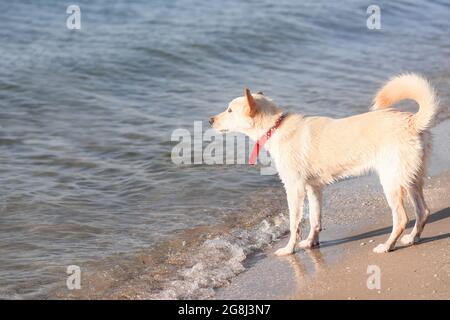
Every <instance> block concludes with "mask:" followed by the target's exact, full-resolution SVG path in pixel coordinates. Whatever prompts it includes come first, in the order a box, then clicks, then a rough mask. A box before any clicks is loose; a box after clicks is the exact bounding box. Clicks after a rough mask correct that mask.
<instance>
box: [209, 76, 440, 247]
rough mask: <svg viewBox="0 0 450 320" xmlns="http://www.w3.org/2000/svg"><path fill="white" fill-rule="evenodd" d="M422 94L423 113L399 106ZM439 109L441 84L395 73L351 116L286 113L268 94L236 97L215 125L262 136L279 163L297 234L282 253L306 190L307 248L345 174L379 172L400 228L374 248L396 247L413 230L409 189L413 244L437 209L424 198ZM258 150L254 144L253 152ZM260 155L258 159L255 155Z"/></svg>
mask: <svg viewBox="0 0 450 320" xmlns="http://www.w3.org/2000/svg"><path fill="white" fill-rule="evenodd" d="M404 99H412V100H415V101H416V102H417V103H418V104H419V106H420V108H419V111H418V112H417V113H415V114H413V113H410V112H400V111H397V110H394V109H391V108H389V107H391V106H392V105H393V104H395V103H396V102H398V101H400V100H404ZM437 108H438V101H437V98H436V94H435V91H434V89H433V88H432V87H431V85H430V84H429V83H428V81H427V80H425V79H424V78H422V77H420V76H418V75H415V74H405V75H400V76H397V77H395V78H393V79H391V80H390V81H389V82H388V83H387V84H386V85H385V86H384V87H383V88H382V89H381V90H380V91H379V92H378V93H377V95H376V97H375V99H374V105H373V107H372V111H371V112H367V113H363V114H359V115H356V116H351V117H348V118H343V119H332V118H327V117H305V116H303V115H300V114H283V112H282V110H281V109H280V108H279V107H278V106H277V105H276V104H275V103H274V102H273V101H272V100H271V99H269V98H267V97H266V96H264V95H263V94H262V93H258V94H251V93H250V91H249V90H248V89H246V91H245V96H243V97H239V98H236V99H234V100H233V101H231V102H230V104H229V105H228V108H227V109H226V110H225V111H224V112H222V113H220V114H218V115H217V116H215V117H212V118H210V123H211V125H212V127H213V128H215V129H217V130H219V131H221V132H227V131H234V132H241V133H244V134H246V135H248V136H249V137H250V138H251V139H253V140H256V141H258V143H257V149H259V147H261V146H263V145H264V147H265V148H266V149H267V150H268V151H269V152H270V154H271V156H272V158H273V159H274V161H275V166H276V168H277V170H278V173H279V175H280V178H281V180H282V181H283V183H284V186H285V188H286V194H287V201H288V206H289V218H290V238H289V242H288V243H287V245H286V246H285V247H284V248H282V249H279V250H277V251H276V254H277V255H286V254H291V253H293V252H294V247H295V244H296V241H297V237H299V238H301V235H300V230H301V228H299V223H300V221H301V219H302V215H303V204H304V199H305V194H306V195H307V196H308V202H309V207H310V210H309V211H310V218H309V221H310V226H311V229H310V232H309V235H308V237H307V238H306V239H305V240H303V241H300V243H299V247H301V248H312V247H314V246H318V245H319V232H320V231H321V189H322V187H323V186H324V185H327V184H330V183H333V182H335V181H337V180H338V179H341V178H345V177H350V176H358V175H362V174H365V173H367V172H369V171H376V172H377V173H378V175H379V177H380V181H381V184H382V186H383V190H384V193H385V195H386V198H387V202H388V204H389V207H390V208H391V210H392V219H393V228H392V233H391V234H390V236H389V238H388V239H387V241H386V242H385V243H383V244H379V245H378V246H377V247H375V248H374V250H373V251H374V252H377V253H381V252H388V251H390V250H392V249H393V248H394V246H395V243H396V241H397V239H398V238H399V237H400V235H401V234H402V232H403V231H404V230H405V228H406V225H407V222H408V217H407V215H406V212H405V208H404V207H403V198H404V194H405V191H406V192H407V193H408V195H409V196H410V199H411V201H412V203H413V204H414V208H415V215H416V223H415V226H414V229H413V230H412V231H411V233H410V234H408V235H405V236H403V238H402V239H401V241H402V243H404V244H408V245H409V244H413V243H415V242H417V241H418V240H419V238H420V234H421V233H422V231H423V228H424V226H425V223H426V221H427V218H428V216H429V214H430V212H429V210H428V208H427V205H426V204H425V200H424V196H423V178H424V173H425V166H426V165H425V164H426V158H427V155H428V154H429V152H430V148H431V135H430V133H429V132H428V131H427V129H429V128H430V126H431V124H432V122H433V118H434V115H435V114H436V111H437ZM257 153H258V150H256V151H255V150H254V152H253V155H252V156H253V157H255V156H256V155H257ZM253 160H254V159H253Z"/></svg>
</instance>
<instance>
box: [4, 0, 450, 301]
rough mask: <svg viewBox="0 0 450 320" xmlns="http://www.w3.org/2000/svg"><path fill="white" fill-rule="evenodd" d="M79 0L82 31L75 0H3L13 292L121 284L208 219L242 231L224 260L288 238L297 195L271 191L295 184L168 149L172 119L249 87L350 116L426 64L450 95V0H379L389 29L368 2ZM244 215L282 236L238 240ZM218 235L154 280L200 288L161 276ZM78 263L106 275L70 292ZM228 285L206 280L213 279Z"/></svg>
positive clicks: (8, 262) (194, 240) (42, 293)
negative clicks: (373, 25)
mask: <svg viewBox="0 0 450 320" xmlns="http://www.w3.org/2000/svg"><path fill="white" fill-rule="evenodd" d="M78 3H79V5H80V7H81V26H82V29H81V30H68V29H67V28H66V26H65V19H66V17H67V14H66V6H65V5H66V4H65V3H61V2H60V1H56V0H54V1H39V2H32V1H22V2H20V3H18V2H8V3H5V2H2V3H0V26H1V28H0V41H1V46H0V55H1V59H0V163H1V165H0V185H1V186H2V187H1V189H0V297H3V298H5V297H6V298H26V297H53V296H55V295H57V296H58V297H71V296H72V295H75V297H79V296H82V297H98V296H103V294H104V293H105V292H108V293H111V292H113V293H111V294H112V295H113V296H119V297H120V290H121V289H120V288H122V287H123V286H126V285H127V283H130V281H131V283H133V281H137V280H136V279H137V277H139V276H141V275H142V274H146V272H147V271H148V268H149V266H151V268H156V267H155V261H158V263H159V265H160V266H161V264H162V265H165V264H167V265H169V263H170V261H169V260H170V259H168V257H169V258H170V252H169V254H168V250H174V251H177V254H181V255H183V254H182V251H183V249H182V247H180V241H178V239H181V238H183V239H184V240H183V241H186V242H187V247H189V248H191V249H190V250H193V251H194V252H195V251H196V249H195V248H199V247H201V246H203V245H205V244H204V240H205V239H204V238H202V237H203V236H204V235H208V234H214V235H215V236H218V237H219V239H220V240H221V241H228V242H227V243H226V244H224V243H223V242H220V241H219V240H217V241H216V242H217V243H216V242H213V247H214V249H211V250H213V251H214V250H216V251H219V252H222V253H224V255H223V257H222V260H220V259H219V260H218V261H219V262H217V264H218V265H220V261H230V257H239V258H237V259H238V260H239V259H241V258H243V257H245V255H246V254H248V252H250V251H251V250H254V249H255V248H258V246H262V245H264V244H266V243H268V242H270V241H272V239H273V238H274V237H277V236H278V235H279V234H280V233H281V232H282V231H283V223H284V222H283V221H284V220H283V215H280V216H278V214H279V213H280V212H283V211H284V199H283V197H284V195H283V193H282V191H280V192H278V193H275V194H274V193H273V192H272V191H267V190H278V188H279V187H280V183H279V181H278V179H277V177H276V176H261V175H260V174H259V170H258V169H257V168H251V167H248V166H246V165H223V166H219V165H216V166H207V165H192V166H177V165H175V164H173V162H172V161H171V158H170V154H171V150H172V147H173V146H174V143H173V142H171V141H170V140H171V134H172V132H173V130H174V129H176V128H186V129H189V130H190V131H192V130H193V121H195V120H200V121H203V127H204V128H207V121H206V119H207V117H208V116H210V115H213V114H215V113H218V112H219V111H221V110H223V109H224V108H225V106H226V104H227V102H228V101H229V100H231V99H232V98H234V97H236V96H238V95H241V94H242V89H243V87H245V86H248V87H250V88H252V89H253V90H255V91H257V90H263V91H264V92H265V94H266V95H268V96H270V97H272V98H273V99H275V101H277V102H278V103H279V104H280V105H282V106H283V107H285V108H286V109H287V110H289V111H292V112H302V113H305V114H308V115H328V116H336V117H339V116H346V115H351V114H355V113H358V112H363V111H365V110H367V108H368V106H369V105H370V101H371V99H372V95H373V93H374V91H375V90H376V89H377V88H378V87H379V86H380V85H381V84H382V83H383V82H384V81H385V80H386V79H387V78H388V77H390V76H392V75H394V74H397V73H399V72H405V71H415V72H420V73H423V74H425V75H426V76H427V77H429V78H430V79H431V80H432V81H433V83H434V84H435V85H436V86H437V87H438V89H441V90H440V94H441V100H442V101H444V102H448V101H449V100H448V85H449V80H448V79H449V75H450V66H449V59H448V57H449V56H450V41H449V39H448V30H449V27H450V22H449V21H450V19H449V16H450V5H449V4H448V3H447V2H446V1H427V2H421V3H418V4H416V3H415V2H413V1H396V2H395V3H392V2H388V1H384V2H381V18H382V20H381V26H382V29H381V30H378V31H370V30H368V29H367V28H366V17H367V15H366V8H367V6H368V3H367V2H365V1H348V2H346V4H345V6H344V5H342V4H338V3H332V2H326V3H318V2H317V1H303V2H301V3H300V2H298V1H291V0H289V1H288V0H285V1H278V2H277V3H276V4H274V3H273V1H265V0H264V1H249V2H246V3H243V2H242V1H231V2H227V5H224V3H223V2H222V1H208V2H205V1H177V2H171V1H143V0H136V1H124V0H123V1H106V0H103V1H95V3H91V2H89V1H80V2H78ZM267 188H269V189H267ZM249 195H251V197H252V198H253V199H254V201H250V202H248V201H246V200H247V199H248V196H249ZM271 197H274V198H275V199H276V200H272V201H270V199H271ZM236 219H238V220H239V221H241V222H242V221H244V222H245V221H247V222H248V223H247V224H248V226H247V227H248V230H250V231H248V232H249V233H250V234H252V232H256V233H258V232H257V231H255V230H259V231H260V230H266V231H267V236H264V235H263V236H262V238H259V237H258V236H253V235H249V236H248V238H246V239H247V240H245V241H244V240H243V242H242V243H241V247H239V248H238V247H235V246H233V245H235V243H236V239H237V238H239V237H241V238H242V235H239V231H242V232H244V231H243V229H242V227H240V226H236V225H234V220H236ZM277 219H278V220H277ZM244 224H245V223H244ZM201 226H202V227H204V228H201V229H198V228H197V227H201ZM218 226H219V227H218ZM214 228H216V229H214ZM252 230H253V231H252ZM233 232H234V233H235V234H238V235H235V236H230V233H233ZM244 233H245V232H244ZM227 237H231V238H227ZM236 237H237V238H236ZM214 239H215V238H214V236H213V237H212V238H211V239H210V240H211V241H213V240H214ZM214 241H215V240H214ZM169 243H171V244H173V248H172V247H171V246H169V245H168V244H169ZM197 245H198V246H197ZM206 246H207V249H205V250H206V251H204V252H206V253H204V254H203V255H202V254H201V253H199V255H198V256H195V259H194V260H195V261H188V259H187V258H186V256H183V258H180V260H179V261H178V262H177V263H178V265H177V263H173V265H171V267H170V268H168V269H169V270H170V271H168V272H166V273H163V272H162V271H161V270H156V271H155V273H156V274H158V275H160V277H161V279H162V280H161V281H160V282H157V284H155V283H154V282H155V281H153V280H154V279H153V280H152V279H146V280H145V281H144V282H145V285H142V287H140V288H141V289H142V291H143V292H151V293H152V294H153V295H151V296H150V297H175V298H176V297H180V296H185V297H189V296H191V295H193V296H195V295H196V294H197V293H196V292H198V290H197V289H196V288H197V287H193V288H191V289H192V290H190V289H186V290H185V291H182V292H181V293H177V292H172V291H170V290H167V288H166V287H165V284H164V283H166V282H165V279H166V278H168V279H171V278H172V277H175V278H177V277H180V276H179V272H178V270H180V269H183V268H184V267H189V266H193V265H195V264H196V263H198V262H201V259H202V257H204V255H208V252H209V251H208V250H209V249H208V248H210V247H208V244H207V245H206ZM236 246H239V245H236ZM175 247H176V249H175ZM224 248H225V249H224ZM239 250H242V254H241V251H239ZM200 251H201V250H200ZM200 251H199V252H200ZM216 251H214V252H215V253H214V254H216V255H218V253H217V252H216ZM227 252H228V253H227ZM225 253H227V254H228V255H227V254H225ZM143 256H144V257H145V259H144V260H145V261H146V262H145V263H143V264H142V265H139V263H135V262H136V261H140V259H141V257H143ZM175 256H177V257H179V255H175ZM219 256H220V255H219ZM191 260H192V257H191ZM238 260H236V261H234V260H233V262H232V266H230V268H229V269H227V270H221V271H217V266H206V267H205V266H203V267H204V268H206V269H208V268H209V267H210V268H209V269H208V270H216V271H217V274H219V273H220V276H217V274H216V276H217V279H219V280H220V279H222V280H220V281H226V279H227V277H228V276H232V275H233V274H234V273H235V272H239V270H240V267H239V263H240V261H238ZM72 264H75V265H79V266H80V267H81V268H82V270H83V272H84V271H85V270H86V278H85V279H90V280H91V283H94V284H95V285H93V286H91V287H90V288H89V290H86V291H83V290H82V292H81V293H77V294H75V293H74V292H68V291H67V290H65V289H64V288H65V281H66V277H67V275H66V273H65V271H66V267H67V266H68V265H72ZM203 270H205V269H203ZM202 272H203V271H202ZM202 272H198V274H202ZM211 272H212V271H211ZM203 273H205V272H203ZM148 274H152V273H148ZM206 274H208V273H206ZM83 275H85V273H83ZM191 276H192V277H194V276H195V275H194V274H192V273H191ZM183 277H184V278H185V279H188V281H187V283H194V282H195V281H196V280H193V278H189V277H187V276H183V275H182V276H181V278H183ZM209 278H210V279H211V278H214V275H211V276H210V277H209ZM195 279H197V280H198V278H195ZM220 281H218V282H217V283H216V284H217V285H220V283H221V282H220ZM84 283H85V284H86V286H88V283H87V282H86V281H85V282H84ZM112 283H113V284H112ZM216 284H211V283H204V282H201V281H200V280H199V283H198V288H210V287H212V286H215V285H216ZM112 287H114V288H116V289H115V291H114V290H113V289H111V288H112ZM161 289H162V290H161ZM169 289H170V288H169ZM205 290H207V292H205V296H208V295H209V294H210V293H211V291H210V290H208V289H205ZM55 292H57V293H55ZM137 294H138V293H136V295H137ZM199 296H200V297H202V295H199Z"/></svg>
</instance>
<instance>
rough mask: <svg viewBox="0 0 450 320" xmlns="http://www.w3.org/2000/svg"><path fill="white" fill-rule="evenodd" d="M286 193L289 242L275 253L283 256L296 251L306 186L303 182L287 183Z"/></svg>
mask: <svg viewBox="0 0 450 320" xmlns="http://www.w3.org/2000/svg"><path fill="white" fill-rule="evenodd" d="M286 194H287V200H288V207H289V231H290V235H289V242H288V243H287V245H286V246H285V247H284V248H281V249H278V250H277V251H276V252H275V254H276V255H278V256H283V255H287V254H291V253H293V252H294V247H295V243H296V241H297V236H298V234H297V231H298V229H299V224H300V221H301V220H302V216H303V204H304V200H305V188H304V185H303V184H302V183H289V184H286Z"/></svg>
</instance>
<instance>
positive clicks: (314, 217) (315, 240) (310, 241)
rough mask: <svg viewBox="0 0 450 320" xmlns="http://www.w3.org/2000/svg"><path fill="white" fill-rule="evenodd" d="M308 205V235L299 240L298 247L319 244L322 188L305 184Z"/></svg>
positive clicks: (311, 246) (309, 246)
mask: <svg viewBox="0 0 450 320" xmlns="http://www.w3.org/2000/svg"><path fill="white" fill-rule="evenodd" d="M306 192H307V195H308V206H309V224H310V229H309V235H308V237H307V238H306V239H305V240H303V241H300V243H299V244H298V245H299V247H300V248H304V249H307V248H308V249H309V248H313V247H316V246H318V245H319V233H320V231H321V230H322V221H321V204H322V190H321V188H320V187H319V186H312V185H307V186H306Z"/></svg>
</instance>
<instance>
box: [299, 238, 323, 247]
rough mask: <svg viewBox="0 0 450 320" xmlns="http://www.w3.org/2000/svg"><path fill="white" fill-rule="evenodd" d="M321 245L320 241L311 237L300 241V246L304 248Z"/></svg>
mask: <svg viewBox="0 0 450 320" xmlns="http://www.w3.org/2000/svg"><path fill="white" fill-rule="evenodd" d="M318 246H319V242H317V241H314V240H311V239H305V240H302V241H300V242H299V243H298V247H299V248H302V249H312V248H315V247H318Z"/></svg>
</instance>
